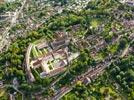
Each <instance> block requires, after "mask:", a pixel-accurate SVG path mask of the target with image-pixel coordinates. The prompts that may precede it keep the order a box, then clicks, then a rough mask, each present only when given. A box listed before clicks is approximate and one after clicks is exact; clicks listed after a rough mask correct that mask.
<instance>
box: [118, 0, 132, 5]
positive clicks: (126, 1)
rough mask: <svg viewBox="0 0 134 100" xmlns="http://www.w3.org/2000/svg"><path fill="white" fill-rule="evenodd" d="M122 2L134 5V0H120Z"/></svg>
mask: <svg viewBox="0 0 134 100" xmlns="http://www.w3.org/2000/svg"><path fill="white" fill-rule="evenodd" d="M120 2H121V3H126V4H128V5H130V6H134V0H120Z"/></svg>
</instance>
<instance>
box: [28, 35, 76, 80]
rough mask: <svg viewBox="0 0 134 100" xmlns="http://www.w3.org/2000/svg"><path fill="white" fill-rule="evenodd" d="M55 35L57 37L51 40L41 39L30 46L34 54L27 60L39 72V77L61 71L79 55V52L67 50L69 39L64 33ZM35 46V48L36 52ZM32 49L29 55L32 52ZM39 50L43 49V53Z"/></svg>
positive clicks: (49, 75)
mask: <svg viewBox="0 0 134 100" xmlns="http://www.w3.org/2000/svg"><path fill="white" fill-rule="evenodd" d="M57 35H59V36H58V37H59V38H57V39H55V40H53V41H51V42H44V41H41V42H40V43H37V44H33V46H32V49H34V53H35V55H36V56H34V57H29V59H30V58H31V59H30V60H29V66H30V68H32V69H33V70H36V71H37V72H38V73H39V75H40V78H44V77H52V76H54V75H57V74H59V73H61V72H63V71H64V70H65V69H66V67H65V66H66V65H68V63H69V62H70V61H72V60H73V59H75V58H76V57H78V56H79V53H71V51H69V48H68V45H69V42H70V40H69V38H68V36H67V35H66V34H65V33H58V34H57ZM35 48H37V51H36V52H35ZM32 51H33V50H31V55H32V54H33V52H32ZM41 51H45V53H42V52H41ZM27 52H28V51H27ZM38 54H41V55H38ZM31 55H30V56H31ZM30 73H31V72H30ZM31 74H32V73H31ZM32 76H33V75H32Z"/></svg>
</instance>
